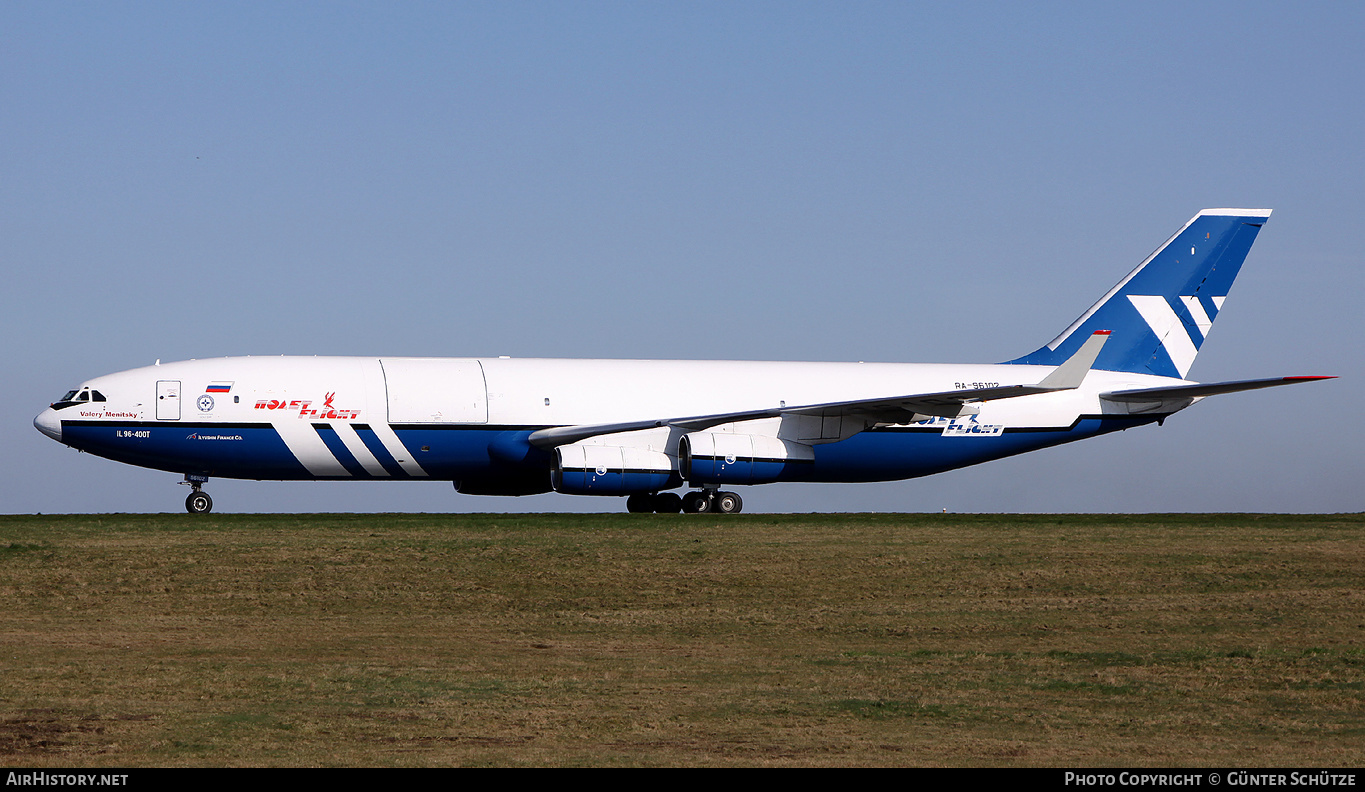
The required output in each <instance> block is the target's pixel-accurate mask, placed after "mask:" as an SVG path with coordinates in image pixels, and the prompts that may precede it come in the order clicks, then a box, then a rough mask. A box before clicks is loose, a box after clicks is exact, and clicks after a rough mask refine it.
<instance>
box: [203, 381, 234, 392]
mask: <svg viewBox="0 0 1365 792" xmlns="http://www.w3.org/2000/svg"><path fill="white" fill-rule="evenodd" d="M230 390H232V383H231V382H210V383H209V386H208V387H207V388H205V389H204V392H205V393H227V392H228V391H230Z"/></svg>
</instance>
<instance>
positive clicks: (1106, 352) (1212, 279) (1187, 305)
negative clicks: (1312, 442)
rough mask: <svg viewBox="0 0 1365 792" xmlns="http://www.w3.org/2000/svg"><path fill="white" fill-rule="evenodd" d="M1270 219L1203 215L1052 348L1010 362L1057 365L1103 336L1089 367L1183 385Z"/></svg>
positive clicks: (1241, 213) (1244, 213)
mask: <svg viewBox="0 0 1365 792" xmlns="http://www.w3.org/2000/svg"><path fill="white" fill-rule="evenodd" d="M1269 217H1270V210H1269V209H1205V210H1204V211H1202V212H1200V213H1199V214H1197V215H1195V216H1194V217H1193V218H1191V219H1190V221H1189V222H1188V223H1186V224H1185V227H1184V228H1181V229H1180V230H1179V231H1177V232H1176V234H1175V236H1173V237H1171V238H1170V239H1168V240H1166V244H1164V245H1162V246H1161V247H1160V248H1158V249H1157V251H1156V252H1155V253H1153V254H1152V255H1150V256H1148V257H1147V259H1146V260H1145V261H1143V262H1142V263H1141V264H1139V265H1138V266H1137V269H1135V270H1133V271H1132V272H1130V273H1128V277H1126V278H1124V279H1123V280H1121V281H1119V283H1118V285H1117V286H1115V287H1114V288H1112V289H1110V290H1109V293H1108V294H1106V295H1104V297H1102V298H1101V299H1100V301H1099V302H1097V303H1095V304H1094V305H1092V306H1091V307H1090V310H1088V311H1086V312H1085V313H1084V314H1081V317H1080V318H1079V319H1077V320H1076V321H1074V322H1072V323H1071V326H1070V327H1068V328H1067V329H1066V330H1065V331H1063V332H1062V334H1061V335H1059V336H1057V337H1056V338H1055V339H1053V340H1052V342H1051V343H1049V344H1048V345H1047V346H1044V347H1041V348H1040V349H1038V350H1037V351H1035V352H1033V353H1031V354H1028V355H1025V356H1024V357H1021V358H1018V359H1017V360H1011V361H1009V362H1010V363H1029V364H1037V365H1045V366H1058V365H1061V364H1062V363H1063V362H1065V361H1066V360H1067V359H1068V358H1070V357H1071V356H1072V355H1073V354H1075V353H1076V351H1077V350H1078V349H1079V348H1080V346H1081V345H1082V344H1083V343H1085V341H1086V340H1087V339H1089V338H1090V337H1091V336H1092V335H1093V334H1094V333H1095V332H1097V331H1100V330H1108V331H1110V338H1109V341H1108V343H1107V344H1105V345H1104V349H1103V350H1101V352H1100V355H1099V359H1098V360H1096V361H1095V368H1097V369H1104V370H1108V371H1132V372H1137V373H1142V374H1157V375H1160V376H1163V377H1179V378H1181V379H1184V378H1185V375H1186V374H1188V373H1189V370H1190V366H1192V365H1193V364H1194V357H1195V355H1196V354H1198V352H1199V348H1200V347H1201V346H1203V344H1204V339H1205V338H1206V337H1207V336H1208V332H1209V328H1210V327H1212V326H1213V320H1214V319H1215V318H1217V316H1218V312H1219V311H1220V310H1222V307H1223V300H1224V299H1225V298H1226V297H1227V294H1228V290H1229V289H1230V288H1232V281H1233V279H1235V278H1236V277H1237V273H1238V272H1239V271H1240V270H1241V268H1242V262H1243V261H1245V260H1246V257H1247V253H1248V252H1249V251H1250V250H1251V244H1252V243H1253V242H1255V241H1256V234H1257V232H1259V231H1260V230H1261V226H1262V225H1264V224H1265V221H1266V219H1267V218H1269Z"/></svg>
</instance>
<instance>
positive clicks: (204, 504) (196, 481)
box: [180, 473, 213, 514]
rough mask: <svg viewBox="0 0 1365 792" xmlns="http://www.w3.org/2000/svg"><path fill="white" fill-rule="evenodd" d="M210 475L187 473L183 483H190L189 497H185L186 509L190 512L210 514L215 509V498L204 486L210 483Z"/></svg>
mask: <svg viewBox="0 0 1365 792" xmlns="http://www.w3.org/2000/svg"><path fill="white" fill-rule="evenodd" d="M208 480H209V479H208V476H192V475H190V474H189V473H186V474H185V480H184V481H182V482H180V483H181V484H188V485H190V489H191V490H192V492H190V494H189V497H187V498H185V511H187V512H189V513H190V514H208V513H209V512H211V511H213V498H210V497H209V494H208V493H207V492H204V490H203V489H202V487H203V486H204V485H205V484H207V483H208Z"/></svg>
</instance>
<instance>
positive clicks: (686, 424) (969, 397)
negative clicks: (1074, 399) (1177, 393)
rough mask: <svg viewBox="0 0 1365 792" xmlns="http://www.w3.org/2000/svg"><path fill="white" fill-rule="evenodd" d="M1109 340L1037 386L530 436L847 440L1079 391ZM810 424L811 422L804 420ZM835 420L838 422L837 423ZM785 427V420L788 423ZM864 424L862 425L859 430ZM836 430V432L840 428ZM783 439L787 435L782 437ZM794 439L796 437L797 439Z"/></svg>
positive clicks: (1101, 337)
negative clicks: (717, 432) (982, 406)
mask: <svg viewBox="0 0 1365 792" xmlns="http://www.w3.org/2000/svg"><path fill="white" fill-rule="evenodd" d="M1108 339H1109V331H1108V330H1100V331H1098V332H1096V333H1094V334H1093V335H1092V336H1091V337H1090V338H1088V339H1086V342H1085V343H1084V344H1082V345H1081V348H1080V349H1078V350H1076V354H1074V355H1072V356H1071V357H1070V358H1068V359H1067V360H1066V362H1064V363H1062V364H1061V365H1060V366H1057V367H1056V368H1055V369H1053V370H1052V371H1051V372H1050V373H1049V374H1048V375H1047V376H1046V377H1044V378H1043V379H1042V380H1041V381H1039V382H1038V383H1037V384H1035V385H1002V386H997V387H993V388H964V389H961V390H951V391H941V392H938V393H916V394H909V395H905V396H892V397H890V398H877V399H855V400H851V401H839V402H826V403H823V404H806V405H799V406H795V407H770V408H767V409H761V410H745V411H742V412H732V413H716V414H714V415H696V416H686V417H679V418H665V419H658V420H649V421H625V422H622V423H611V424H585V425H579V426H554V427H550V428H548V429H540V430H537V431H535V432H532V433H531V436H530V438H529V440H530V442H531V444H532V445H534V446H537V447H540V448H554V447H556V446H561V445H568V444H570V443H576V442H579V441H580V440H586V439H588V438H590V437H598V436H600V435H607V434H616V433H618V432H635V431H639V430H641V429H656V428H660V427H665V426H667V427H677V428H679V429H685V430H687V431H689V432H700V431H704V430H706V429H710V428H712V427H715V426H720V425H722V424H729V423H736V422H739V421H754V420H758V419H760V418H783V419H796V420H795V421H794V423H795V424H796V425H797V426H801V427H805V426H806V425H807V424H810V423H811V420H810V419H821V421H820V422H821V423H822V424H832V425H833V426H832V427H831V428H832V432H831V431H830V430H829V429H823V430H821V431H820V432H819V434H817V435H816V436H810V431H809V430H806V429H804V428H803V430H802V431H801V432H800V434H801V435H803V436H802V437H801V438H800V439H799V440H797V442H803V443H811V442H815V443H819V442H833V441H836V440H841V439H843V438H845V437H849V436H851V435H853V434H856V433H857V432H860V431H862V430H864V429H867V428H869V427H872V426H875V425H877V424H896V423H911V422H913V421H916V420H923V419H924V418H927V417H931V416H941V417H944V418H957V417H959V416H962V415H974V414H976V411H977V407H976V406H975V405H976V404H978V403H980V402H987V401H993V400H995V399H1013V398H1016V397H1018V396H1032V395H1034V394H1038V393H1052V392H1055V391H1063V390H1074V389H1076V388H1079V387H1080V386H1081V383H1082V382H1084V380H1085V375H1086V374H1087V373H1089V371H1090V367H1091V366H1093V365H1094V364H1095V359H1096V358H1098V357H1099V355H1100V350H1101V349H1102V348H1103V347H1104V343H1105V341H1107V340H1108ZM801 419H808V420H804V421H803V420H801ZM835 419H837V420H835ZM784 423H786V421H785V420H784ZM859 424H861V425H859ZM836 427H837V428H836ZM783 434H785V432H784V433H783ZM793 439H796V438H793Z"/></svg>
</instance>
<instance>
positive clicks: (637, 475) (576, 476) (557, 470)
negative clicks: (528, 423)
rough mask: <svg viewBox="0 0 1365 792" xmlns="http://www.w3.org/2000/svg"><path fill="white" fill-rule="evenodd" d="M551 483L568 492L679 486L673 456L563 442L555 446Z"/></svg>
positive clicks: (614, 492) (602, 492)
mask: <svg viewBox="0 0 1365 792" xmlns="http://www.w3.org/2000/svg"><path fill="white" fill-rule="evenodd" d="M550 480H551V482H552V483H553V484H554V488H555V491H556V492H563V493H566V494H568V495H629V494H631V493H635V492H658V491H659V490H666V489H673V488H674V487H678V486H681V485H682V477H681V476H679V475H678V473H677V471H676V470H675V469H674V463H673V457H671V456H669V455H668V454H665V453H663V452H662V451H654V450H651V449H648V448H631V447H628V446H604V445H564V446H560V447H559V448H556V449H555V467H554V470H553V471H552V472H551V476H550Z"/></svg>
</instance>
